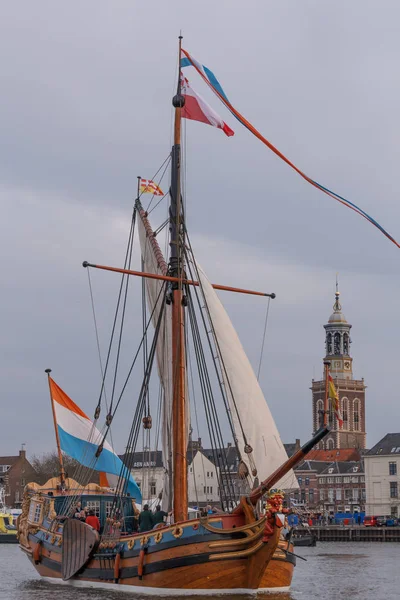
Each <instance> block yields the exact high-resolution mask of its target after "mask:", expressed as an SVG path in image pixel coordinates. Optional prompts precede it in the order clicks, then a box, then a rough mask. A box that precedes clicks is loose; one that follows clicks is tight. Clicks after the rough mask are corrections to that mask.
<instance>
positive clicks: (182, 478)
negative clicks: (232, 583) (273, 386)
mask: <svg viewBox="0 0 400 600" xmlns="http://www.w3.org/2000/svg"><path fill="white" fill-rule="evenodd" d="M181 43H182V36H179V71H178V87H177V92H176V96H174V98H173V100H172V104H173V106H174V108H175V127H174V145H173V147H172V169H171V191H170V195H171V203H170V209H169V223H170V234H171V240H170V245H171V253H170V273H171V275H172V276H173V277H177V278H178V281H177V282H175V283H173V284H172V379H173V401H172V439H173V488H174V519H175V522H177V521H185V520H186V519H187V517H188V492H187V461H186V452H187V439H186V399H185V392H186V385H185V384H186V362H185V318H184V311H183V279H184V277H185V275H184V265H183V256H182V247H183V236H184V227H183V214H182V201H181V118H182V115H181V111H182V107H183V106H184V104H185V99H184V97H183V96H182V94H181V78H180V60H181Z"/></svg>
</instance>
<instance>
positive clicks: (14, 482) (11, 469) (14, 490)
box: [0, 450, 38, 508]
mask: <svg viewBox="0 0 400 600" xmlns="http://www.w3.org/2000/svg"><path fill="white" fill-rule="evenodd" d="M31 481H38V478H37V473H36V471H35V469H34V468H33V467H32V465H31V463H30V462H29V461H28V459H27V458H26V452H25V450H20V451H19V454H18V456H0V485H1V486H3V487H4V492H5V502H6V505H7V506H9V507H10V508H20V507H21V504H22V494H23V491H24V487H25V485H26V484H27V483H30V482H31Z"/></svg>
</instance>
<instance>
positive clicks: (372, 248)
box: [0, 0, 400, 454]
mask: <svg viewBox="0 0 400 600" xmlns="http://www.w3.org/2000/svg"><path fill="white" fill-rule="evenodd" d="M399 13H400V9H399V7H398V4H397V3H396V2H386V3H384V4H383V5H382V4H380V5H379V6H378V5H377V4H376V3H375V2H364V1H363V2H361V1H356V2H352V3H351V4H349V3H348V2H344V1H342V2H335V3H328V4H327V3H320V2H317V1H308V2H302V3H298V2H295V1H292V2H280V3H272V2H263V1H259V2H256V1H254V2H250V3H248V4H247V5H246V6H245V8H244V5H243V3H239V2H220V3H215V2H214V3H212V2H203V3H201V5H196V6H193V5H191V4H190V3H187V2H168V3H164V2H161V1H159V2H153V3H138V2H128V1H125V2H124V1H120V2H118V3H111V2H105V1H102V2H94V1H93V2H92V1H86V2H84V3H78V2H72V3H69V4H67V5H66V4H65V3H61V2H58V1H57V2H54V1H51V2H50V1H48V2H45V1H43V0H40V1H39V0H38V1H37V2H35V3H31V2H28V1H25V2H19V3H14V4H10V3H9V4H8V5H7V7H3V9H2V22H3V32H2V39H1V42H0V46H1V54H2V56H3V58H5V59H6V60H3V64H2V69H1V75H0V77H1V89H2V94H1V99H0V107H1V108H0V118H1V139H0V144H1V146H0V175H1V181H2V185H1V196H0V197H1V202H2V207H3V211H2V213H3V219H2V224H1V269H2V271H1V272H2V329H1V344H2V356H3V359H2V363H1V367H0V371H1V389H2V422H3V423H5V422H6V423H12V424H13V426H12V428H11V427H10V428H8V427H6V428H2V435H1V438H0V452H1V453H3V454H12V453H14V452H15V451H16V450H17V449H18V447H19V445H20V443H21V442H26V443H27V444H28V451H29V452H31V453H33V452H39V451H43V450H46V449H48V448H49V447H50V445H51V444H53V439H52V432H51V415H50V413H49V409H48V408H49V407H48V398H47V395H46V394H47V390H46V385H45V383H46V382H45V380H44V374H43V370H44V368H46V367H47V366H52V367H53V369H54V370H55V376H56V377H57V375H58V379H59V381H60V384H61V385H64V386H65V387H66V389H67V391H68V392H69V393H70V394H71V396H73V397H74V398H75V399H76V400H77V401H78V402H79V403H81V404H82V405H83V407H84V409H85V410H87V411H88V412H89V413H90V414H91V411H92V407H93V405H94V403H95V401H96V394H97V392H98V383H99V368H98V363H97V362H96V360H97V358H96V346H95V340H94V333H93V324H92V320H91V309H90V303H89V295H88V288H87V282H86V273H85V272H84V271H83V269H81V267H80V263H81V262H82V260H83V259H89V260H92V261H97V262H104V263H108V264H120V263H121V261H122V257H123V253H124V245H125V239H126V233H127V230H128V227H129V216H130V210H131V204H132V198H133V197H134V190H135V182H136V175H138V174H142V175H143V176H145V177H150V176H151V175H152V174H153V173H154V171H155V170H156V169H157V168H158V166H159V165H160V164H161V162H162V161H163V160H164V158H165V157H166V156H167V154H168V152H169V147H170V141H171V104H170V102H171V95H172V93H173V87H174V77H175V71H176V60H177V56H176V36H177V33H178V32H179V29H180V28H182V29H183V32H184V35H185V40H184V41H185V46H186V48H187V49H188V50H189V51H190V52H192V53H193V54H194V56H195V57H196V58H198V59H199V60H201V61H203V62H204V63H205V64H206V65H208V66H209V67H210V68H212V69H213V70H214V71H215V72H216V74H217V76H218V77H219V79H220V81H221V82H222V84H223V86H224V88H225V91H226V93H227V94H228V97H229V98H230V100H231V101H232V103H233V104H234V105H236V107H237V108H238V110H240V111H241V112H242V113H243V114H244V115H245V116H246V117H247V118H248V119H249V120H250V121H252V122H253V123H254V124H255V125H256V127H258V128H259V129H260V131H261V132H262V133H264V134H265V135H266V136H267V137H268V138H269V139H270V140H271V141H272V142H273V143H274V144H276V145H277V146H278V148H279V149H280V150H282V151H283V152H284V153H286V154H287V155H288V157H289V158H290V159H292V160H293V161H294V162H296V163H297V164H298V166H299V167H300V168H302V169H304V171H305V172H306V173H308V174H309V175H311V176H312V177H314V178H315V179H317V181H320V182H321V183H323V184H324V185H327V186H328V187H331V188H332V189H334V190H335V191H337V192H338V193H341V194H342V195H344V196H346V197H348V198H349V199H350V200H352V201H354V202H355V203H356V204H359V205H361V206H362V207H363V208H364V209H365V210H366V211H367V212H369V213H370V214H372V216H374V217H375V218H376V219H377V220H379V221H380V222H381V223H382V225H383V226H384V227H386V228H387V229H388V230H389V231H390V232H391V233H392V234H393V235H394V236H395V237H397V238H400V224H399V223H400V219H399V216H400V209H399V205H398V198H397V196H398V194H397V180H398V159H399V150H398V147H399V144H398V140H399V137H400V136H399V134H400V131H399V129H400V128H399V120H398V117H397V114H398V106H399V100H400V98H399V96H400V86H399V78H398V75H397V73H398V56H399V51H400V41H399V36H398V28H397V23H398V21H399ZM187 76H188V78H189V79H190V81H191V83H192V84H193V86H194V88H195V89H196V90H198V91H199V92H200V93H201V94H203V95H204V96H205V97H206V98H207V99H209V101H210V103H211V104H212V105H213V107H214V108H215V109H217V110H218V111H220V112H221V114H222V115H223V118H225V119H226V121H227V122H228V123H229V124H230V126H231V127H233V128H234V129H235V131H236V135H235V137H234V138H231V139H227V138H225V136H223V135H222V134H221V132H219V131H216V130H213V129H211V128H208V127H205V126H203V125H200V124H197V123H188V124H187V134H186V142H187V144H186V145H187V204H188V220H189V225H190V229H191V231H192V237H193V242H194V243H196V248H197V250H198V254H199V258H200V260H201V262H202V264H203V266H204V267H205V268H206V269H207V271H209V272H210V276H211V277H212V279H214V280H219V281H221V282H222V283H231V284H232V285H240V286H249V287H255V288H259V287H262V288H263V289H267V290H273V291H275V292H276V293H277V299H276V300H275V301H274V303H273V305H272V307H271V313H270V324H269V329H268V339H267V346H266V353H265V365H264V369H263V375H262V383H263V387H264V389H265V391H266V396H267V398H268V401H269V403H270V405H271V409H272V411H273V414H274V415H275V417H276V419H277V422H278V427H279V429H280V431H281V432H282V437H283V438H284V439H285V440H290V439H292V438H294V437H301V438H302V439H304V438H305V437H306V436H308V435H309V433H310V428H311V409H310V404H311V402H310V391H309V389H308V388H309V385H310V380H311V377H312V376H313V374H314V375H315V376H316V377H318V376H319V374H320V371H321V358H322V353H323V347H324V346H323V329H322V325H323V323H324V322H326V320H327V318H328V317H329V314H330V312H331V305H332V304H333V292H334V279H335V272H336V271H339V272H340V285H341V290H342V301H343V310H344V313H345V315H346V317H347V318H348V320H349V321H350V322H351V323H352V324H353V330H352V331H353V340H354V343H353V345H352V353H353V357H354V371H355V375H356V377H361V376H364V377H365V380H366V383H367V385H368V390H367V405H368V416H367V423H368V434H369V437H368V443H369V444H372V443H374V442H375V441H376V440H377V439H378V438H379V436H381V435H383V434H384V433H386V432H387V431H389V430H391V429H393V426H392V423H395V422H396V419H397V420H398V419H399V416H400V411H399V408H398V401H397V400H398V399H397V395H398V394H397V389H396V368H397V359H398V346H397V337H398V333H397V332H398V325H397V322H398V315H397V312H398V308H397V307H398V303H399V302H398V299H399V285H398V280H399V279H398V275H399V269H398V261H399V250H398V249H396V248H395V247H394V246H393V245H392V244H390V242H388V241H387V240H386V239H385V238H384V237H383V236H382V235H381V234H380V233H379V232H378V231H377V230H376V229H374V228H373V227H372V226H371V225H369V224H368V223H367V222H366V221H364V220H363V219H361V218H360V217H358V216H356V215H355V214H354V213H352V212H351V211H349V210H348V209H346V208H344V207H342V206H340V205H338V204H336V203H335V202H334V201H333V200H330V199H329V198H327V197H325V196H324V195H322V194H321V193H319V192H318V191H316V190H314V189H312V188H311V187H310V186H308V185H307V184H306V183H305V182H303V181H302V180H301V178H299V176H298V175H296V174H295V173H294V172H293V171H291V170H290V169H289V168H288V167H287V166H286V165H284V164H283V163H282V162H280V161H279V159H277V158H276V157H275V156H274V155H273V154H271V153H270V151H269V150H267V149H266V148H265V147H263V146H262V145H261V144H260V142H258V141H257V140H256V139H255V138H253V137H251V136H250V134H249V133H248V132H247V131H245V130H244V129H241V128H240V125H239V124H238V123H236V122H235V119H234V118H232V116H231V115H229V114H228V113H227V112H226V111H225V109H224V108H223V107H221V106H218V105H217V104H216V102H217V101H216V99H215V98H214V97H212V96H211V95H210V93H209V91H208V90H207V89H204V85H203V84H202V82H201V81H199V80H198V78H196V77H195V76H194V75H193V74H191V73H190V71H187ZM161 220H162V219H161ZM216 256H217V260H216ZM94 284H95V286H96V290H97V297H98V298H99V302H100V298H102V302H103V304H101V303H100V304H99V311H100V315H101V318H100V327H101V334H102V341H103V345H104V347H105V342H106V339H107V334H108V331H109V327H110V319H111V316H110V315H111V314H112V310H113V306H114V294H115V291H116V289H117V286H118V281H117V279H114V278H113V276H107V275H106V274H98V273H97V274H96V276H95V278H94ZM223 300H224V302H226V304H227V306H228V309H229V311H230V314H231V315H232V318H233V320H234V323H235V324H236V325H237V327H238V331H239V334H240V336H241V338H242V340H243V343H244V345H245V347H246V350H247V351H248V352H249V355H250V357H251V359H252V362H253V364H254V365H257V363H258V352H259V347H260V343H261V339H260V328H261V327H262V320H263V316H264V310H265V305H264V304H263V303H262V301H261V302H258V301H257V300H255V299H251V300H249V299H248V298H243V297H236V296H235V297H230V296H227V295H224V297H223ZM134 325H135V321H134V320H133V321H132V327H133V326H134ZM16 432H18V433H17V434H16ZM124 433H125V425H124V424H123V423H121V424H120V429H117V431H116V435H117V438H118V440H120V441H119V442H118V444H117V448H118V449H119V450H121V449H122V447H123V434H124Z"/></svg>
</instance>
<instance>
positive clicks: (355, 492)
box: [353, 488, 358, 502]
mask: <svg viewBox="0 0 400 600" xmlns="http://www.w3.org/2000/svg"><path fill="white" fill-rule="evenodd" d="M353 501H354V502H358V488H354V489H353Z"/></svg>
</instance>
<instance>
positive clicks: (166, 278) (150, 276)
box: [82, 260, 276, 300]
mask: <svg viewBox="0 0 400 600" xmlns="http://www.w3.org/2000/svg"><path fill="white" fill-rule="evenodd" d="M82 266H83V267H85V268H86V267H93V268H94V269H103V270H104V271H114V272H115V273H125V275H136V276H137V277H146V278H148V279H160V280H161V281H172V282H175V283H183V284H185V285H196V286H199V285H200V283H199V282H198V281H192V280H191V279H180V278H179V277H171V276H169V275H158V274H157V273H145V272H143V271H132V270H130V269H120V268H118V267H107V266H105V265H94V264H93V263H89V262H87V260H85V261H84V262H83V263H82ZM211 285H212V287H213V288H214V289H216V290H224V291H226V292H237V293H238V294H251V295H252V296H267V297H268V298H271V299H272V300H273V299H274V298H276V294H274V293H272V294H266V293H265V292H257V291H254V290H245V289H242V288H235V287H230V286H228V285H220V284H218V283H212V284H211Z"/></svg>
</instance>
